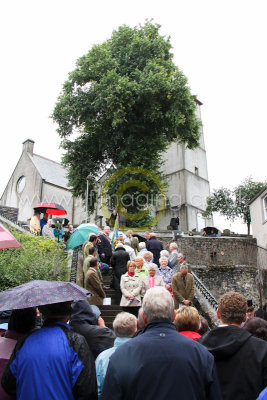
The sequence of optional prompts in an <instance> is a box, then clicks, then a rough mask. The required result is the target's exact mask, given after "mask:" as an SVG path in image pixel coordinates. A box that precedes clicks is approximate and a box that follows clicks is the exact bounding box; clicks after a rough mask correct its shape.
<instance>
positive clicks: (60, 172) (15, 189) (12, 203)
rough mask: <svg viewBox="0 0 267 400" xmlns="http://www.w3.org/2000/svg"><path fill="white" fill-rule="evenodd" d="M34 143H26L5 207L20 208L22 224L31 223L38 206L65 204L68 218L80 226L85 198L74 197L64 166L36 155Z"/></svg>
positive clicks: (9, 188) (2, 203) (2, 200)
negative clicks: (34, 210) (45, 203)
mask: <svg viewBox="0 0 267 400" xmlns="http://www.w3.org/2000/svg"><path fill="white" fill-rule="evenodd" d="M33 149H34V141H33V140H30V139H27V140H25V142H23V148H22V154H21V156H20V158H19V161H18V163H17V165H16V167H15V169H14V171H13V174H12V175H11V177H10V179H9V181H8V184H7V186H6V188H5V190H4V193H3V195H2V197H1V206H2V207H3V206H8V207H13V208H17V209H18V221H19V222H21V223H25V224H27V223H28V222H29V219H30V218H31V216H32V215H33V207H34V205H36V204H38V203H41V202H51V203H52V202H54V203H59V204H61V205H62V206H63V207H64V208H65V210H66V211H67V215H66V218H68V219H69V220H70V221H71V222H72V223H73V224H79V223H80V222H81V221H82V220H83V219H84V218H85V215H84V209H83V205H82V200H81V199H76V198H74V197H73V196H72V193H71V191H70V188H69V187H68V180H67V174H66V170H65V169H64V167H63V166H62V165H61V164H59V163H57V162H55V161H52V160H49V159H47V158H45V157H42V156H40V155H37V154H34V152H33Z"/></svg>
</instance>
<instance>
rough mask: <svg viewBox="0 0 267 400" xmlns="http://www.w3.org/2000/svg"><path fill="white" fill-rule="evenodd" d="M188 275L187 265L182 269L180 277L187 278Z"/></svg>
mask: <svg viewBox="0 0 267 400" xmlns="http://www.w3.org/2000/svg"><path fill="white" fill-rule="evenodd" d="M187 274H188V267H187V266H186V265H182V266H181V267H180V275H181V276H186V275H187Z"/></svg>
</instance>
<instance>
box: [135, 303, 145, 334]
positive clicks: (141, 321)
mask: <svg viewBox="0 0 267 400" xmlns="http://www.w3.org/2000/svg"><path fill="white" fill-rule="evenodd" d="M137 319H138V328H139V329H143V328H144V327H145V322H144V319H143V308H142V307H140V308H139V311H138V318H137Z"/></svg>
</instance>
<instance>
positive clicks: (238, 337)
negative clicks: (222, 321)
mask: <svg viewBox="0 0 267 400" xmlns="http://www.w3.org/2000/svg"><path fill="white" fill-rule="evenodd" d="M199 342H200V343H202V344H203V345H204V346H206V347H207V349H208V350H209V351H210V353H211V354H212V355H213V356H214V359H215V363H216V367H217V371H218V376H219V381H220V384H221V390H222V394H223V398H224V400H233V399H234V400H255V399H256V398H257V397H258V395H259V393H260V392H261V391H262V390H263V389H264V388H265V387H266V386H267V343H266V342H264V341H263V340H261V339H258V338H255V337H254V336H252V335H251V334H250V333H249V332H248V331H246V330H244V329H241V328H239V327H237V326H234V325H229V326H222V327H218V328H215V329H212V330H211V331H210V332H207V333H206V334H205V335H204V336H202V338H200V339H199Z"/></svg>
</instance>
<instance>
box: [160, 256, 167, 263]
mask: <svg viewBox="0 0 267 400" xmlns="http://www.w3.org/2000/svg"><path fill="white" fill-rule="evenodd" d="M162 260H166V261H167V262H168V258H167V257H160V259H159V263H160V264H161V261H162Z"/></svg>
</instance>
